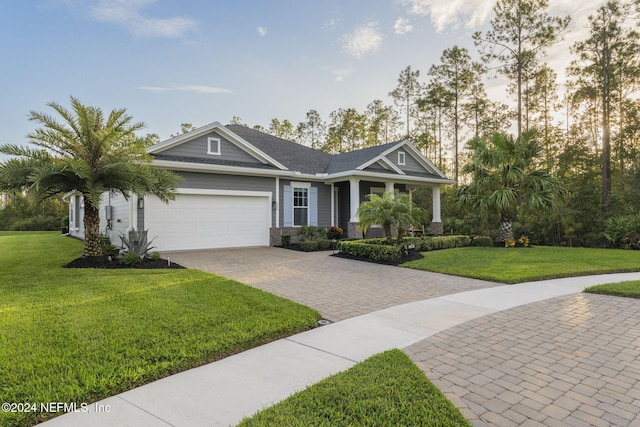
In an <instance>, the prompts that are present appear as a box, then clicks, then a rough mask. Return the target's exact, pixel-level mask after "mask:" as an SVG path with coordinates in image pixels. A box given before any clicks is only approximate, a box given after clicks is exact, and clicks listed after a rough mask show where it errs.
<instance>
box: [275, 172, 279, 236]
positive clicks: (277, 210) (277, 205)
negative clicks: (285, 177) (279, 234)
mask: <svg viewBox="0 0 640 427" xmlns="http://www.w3.org/2000/svg"><path fill="white" fill-rule="evenodd" d="M275 202H276V228H279V227H280V177H279V176H276V200H275Z"/></svg>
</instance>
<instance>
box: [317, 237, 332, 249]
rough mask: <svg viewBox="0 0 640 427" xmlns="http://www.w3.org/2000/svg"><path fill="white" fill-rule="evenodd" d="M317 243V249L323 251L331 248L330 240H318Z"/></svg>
mask: <svg viewBox="0 0 640 427" xmlns="http://www.w3.org/2000/svg"><path fill="white" fill-rule="evenodd" d="M317 242H318V249H319V250H321V251H323V250H325V249H329V248H330V247H331V240H329V239H319V240H317Z"/></svg>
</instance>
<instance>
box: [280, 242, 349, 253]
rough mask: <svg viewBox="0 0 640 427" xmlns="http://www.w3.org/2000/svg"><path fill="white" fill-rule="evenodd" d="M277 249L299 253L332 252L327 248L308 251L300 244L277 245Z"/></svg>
mask: <svg viewBox="0 0 640 427" xmlns="http://www.w3.org/2000/svg"><path fill="white" fill-rule="evenodd" d="M275 247H276V248H281V249H289V250H291V251H298V252H326V251H330V250H332V249H331V248H327V249H316V250H313V251H306V250H304V249H302V247H301V246H300V244H299V243H291V244H289V245H276V246H275ZM333 250H336V251H337V249H333Z"/></svg>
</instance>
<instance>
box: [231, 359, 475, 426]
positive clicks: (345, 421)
mask: <svg viewBox="0 0 640 427" xmlns="http://www.w3.org/2000/svg"><path fill="white" fill-rule="evenodd" d="M418 425H419V426H433V427H446V426H469V427H470V426H471V424H470V423H469V422H468V421H467V420H466V419H465V418H464V417H463V416H462V414H461V413H460V411H459V410H458V409H457V408H456V407H455V406H454V405H453V404H452V403H451V402H450V401H449V400H448V399H447V398H446V397H445V396H444V395H443V394H442V392H441V391H440V390H439V389H438V388H437V387H435V386H434V385H433V384H432V383H431V382H430V381H429V380H428V379H427V377H426V376H425V375H424V373H423V372H422V371H420V369H418V367H417V366H416V365H415V364H414V363H413V362H412V361H411V359H409V357H408V356H407V355H405V354H404V353H403V352H401V351H400V350H390V351H387V352H384V353H380V354H378V355H375V356H373V357H371V358H369V359H367V360H365V361H364V362H361V363H359V364H357V365H355V366H354V367H353V368H351V369H349V370H347V371H345V372H342V373H339V374H336V375H333V376H331V377H329V378H327V379H325V380H323V381H321V382H319V383H317V384H314V385H312V386H310V387H308V388H307V389H306V390H304V391H301V392H299V393H296V394H294V395H293V396H291V397H289V398H287V399H285V400H283V401H282V402H280V403H278V404H276V405H274V406H272V407H270V408H267V409H265V410H263V411H261V412H258V413H257V414H256V415H254V416H253V417H252V418H247V419H245V420H243V422H242V423H240V424H239V426H242V427H250V426H264V427H271V426H300V427H307V426H315V427H322V426H326V427H333V426H354V427H355V426H418Z"/></svg>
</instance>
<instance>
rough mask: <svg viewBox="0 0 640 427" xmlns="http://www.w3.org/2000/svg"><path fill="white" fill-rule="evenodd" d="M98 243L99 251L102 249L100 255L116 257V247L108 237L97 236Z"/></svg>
mask: <svg viewBox="0 0 640 427" xmlns="http://www.w3.org/2000/svg"><path fill="white" fill-rule="evenodd" d="M98 241H99V242H100V249H102V255H104V256H114V255H118V252H119V249H118V247H117V246H115V245H114V244H112V243H111V239H110V238H109V237H108V236H104V235H100V236H98Z"/></svg>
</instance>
